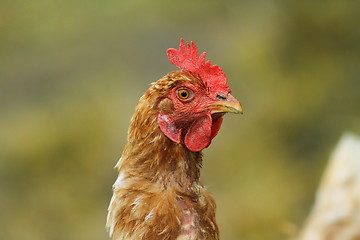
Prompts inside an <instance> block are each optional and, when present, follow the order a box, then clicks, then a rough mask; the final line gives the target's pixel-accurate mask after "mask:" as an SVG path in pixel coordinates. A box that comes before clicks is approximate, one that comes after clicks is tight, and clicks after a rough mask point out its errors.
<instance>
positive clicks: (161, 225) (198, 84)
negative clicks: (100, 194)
mask: <svg viewBox="0 0 360 240" xmlns="http://www.w3.org/2000/svg"><path fill="white" fill-rule="evenodd" d="M205 54H206V53H202V54H201V55H200V56H198V50H197V47H196V45H195V44H194V43H193V42H191V44H187V45H185V44H184V41H183V39H181V40H180V47H179V49H168V50H167V55H168V59H169V61H170V62H171V63H172V64H174V65H175V66H177V67H179V68H180V69H181V70H177V71H173V72H170V73H169V74H167V75H166V76H164V77H162V78H161V79H159V80H158V81H157V82H154V83H152V84H151V86H150V88H149V89H148V90H147V91H146V92H145V93H144V95H143V96H142V97H141V98H140V101H139V104H138V106H137V107H136V110H135V114H134V115H133V117H132V119H131V123H130V128H129V132H128V142H127V144H126V145H125V148H124V150H123V153H122V156H121V158H120V160H119V162H118V163H117V165H116V168H117V169H118V171H119V176H118V178H117V180H116V182H115V183H114V185H113V196H112V198H111V202H110V206H109V209H108V216H107V228H108V231H109V234H110V236H111V237H112V239H114V240H115V239H116V240H120V239H121V240H134V239H143V240H145V239H146V240H155V239H156V240H158V239H160V240H161V239H164V240H165V239H168V240H170V239H177V240H180V239H182V240H185V239H209V240H212V239H219V231H218V227H217V225H216V221H215V202H214V200H213V198H212V197H211V196H210V195H209V193H208V192H207V191H206V189H205V188H204V186H203V185H201V184H200V183H199V176H200V168H201V164H202V154H201V150H203V149H204V148H206V147H208V146H209V145H210V143H211V141H212V139H213V138H214V137H215V136H216V135H217V133H218V131H219V129H220V126H221V123H222V121H223V118H222V117H223V115H224V114H225V113H228V112H230V113H241V112H242V108H241V105H240V103H239V102H238V101H237V100H236V99H235V98H234V97H233V96H232V95H231V94H230V88H229V86H228V85H227V84H226V82H227V79H226V76H225V73H224V72H223V71H222V70H221V68H219V67H218V66H216V65H212V64H211V63H210V61H205Z"/></svg>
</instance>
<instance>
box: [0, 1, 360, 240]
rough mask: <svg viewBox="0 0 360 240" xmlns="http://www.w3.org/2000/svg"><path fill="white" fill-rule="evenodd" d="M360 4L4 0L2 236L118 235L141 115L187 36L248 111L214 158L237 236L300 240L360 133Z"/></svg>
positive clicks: (211, 172) (0, 45)
mask: <svg viewBox="0 0 360 240" xmlns="http://www.w3.org/2000/svg"><path fill="white" fill-rule="evenodd" d="M359 3H360V2H359V1H352V0H329V1H316V2H315V1H284V0H282V1H281V0H262V1H261V0H260V1H250V0H242V1H235V0H226V1H215V0H210V1H204V0H203V1H199V0H192V1H188V0H186V1H165V0H154V1H144V0H133V1H130V0H123V1H119V0H118V1H113V0H109V1H95V0H91V1H81V0H73V1H69V0H61V1H59V0H54V1H43V0H32V1H23V0H4V1H2V4H1V8H0V238H1V239H6V240H17V239H22V240H35V239H36V240H49V239H51V240H52V239H54V240H57V239H59V240H64V239H66V240H82V239H84V240H85V239H87V240H88V239H104V240H105V239H108V237H107V233H106V231H105V227H104V225H105V218H106V210H107V207H108V203H109V200H110V197H111V194H112V193H111V186H112V184H113V182H114V180H115V178H116V176H117V173H116V171H115V170H114V169H113V167H114V165H115V163H116V162H117V160H118V158H119V156H120V154H121V151H122V148H123V145H124V143H125V141H126V133H127V128H128V124H129V119H130V117H131V115H132V114H133V111H134V108H135V106H136V104H137V101H138V99H139V97H140V96H141V95H142V93H143V92H144V91H145V90H146V89H147V87H148V84H149V83H150V82H152V81H156V80H157V79H159V78H160V77H162V76H163V75H165V74H167V72H169V71H171V70H175V69H176V68H175V67H174V66H172V65H171V64H170V63H169V62H168V61H167V57H166V54H165V51H166V49H167V48H170V47H178V44H179V39H180V38H181V37H183V38H184V39H185V41H187V42H189V41H191V40H192V41H194V42H195V43H197V45H198V47H199V50H200V51H201V52H203V51H206V52H207V53H208V54H207V56H208V59H209V60H211V61H212V62H213V63H215V64H218V65H219V66H220V67H222V68H223V70H224V71H225V72H226V73H227V76H228V79H229V85H230V86H231V88H232V92H233V95H234V96H236V97H237V98H238V99H239V100H240V102H241V103H242V104H243V106H244V112H245V114H244V115H242V116H236V115H228V116H226V117H225V121H224V124H223V126H222V129H221V131H220V134H219V135H218V136H217V137H216V139H215V140H214V141H213V143H212V146H211V147H210V148H208V149H206V150H205V151H204V154H205V161H204V167H203V170H202V178H203V182H204V183H205V184H206V185H207V186H209V190H210V191H211V192H212V193H213V195H214V197H215V199H216V201H217V204H218V209H217V219H218V223H219V226H220V229H221V236H222V239H225V240H232V239H234V240H235V239H244V240H260V239H262V240H263V239H267V240H272V239H274V240H275V239H276V240H277V239H285V238H286V235H285V234H284V233H283V230H282V229H283V226H284V224H286V223H287V222H291V223H294V224H295V225H297V226H301V225H302V223H303V221H304V219H305V217H306V216H307V214H308V212H309V210H310V208H311V204H312V202H313V200H314V193H315V190H316V188H317V184H318V182H319V179H320V177H321V174H322V172H323V170H324V167H325V166H326V163H327V159H328V157H329V155H330V153H331V150H332V148H333V147H334V146H335V144H336V142H337V140H338V139H339V138H340V136H341V134H342V133H343V132H344V131H353V132H355V133H358V134H359V133H360V80H359V77H360V28H359V22H360V14H359V10H360V4H359Z"/></svg>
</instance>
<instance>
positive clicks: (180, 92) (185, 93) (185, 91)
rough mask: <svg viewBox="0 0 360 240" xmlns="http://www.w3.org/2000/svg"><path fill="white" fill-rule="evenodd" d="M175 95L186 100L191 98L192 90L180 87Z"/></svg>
mask: <svg viewBox="0 0 360 240" xmlns="http://www.w3.org/2000/svg"><path fill="white" fill-rule="evenodd" d="M177 95H178V97H179V98H180V99H181V100H188V99H189V98H191V96H192V92H191V91H190V90H188V89H180V90H178V92H177Z"/></svg>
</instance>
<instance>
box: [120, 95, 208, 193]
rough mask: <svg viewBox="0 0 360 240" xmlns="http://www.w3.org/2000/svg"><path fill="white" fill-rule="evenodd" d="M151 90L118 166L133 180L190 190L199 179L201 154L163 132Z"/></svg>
mask: <svg viewBox="0 0 360 240" xmlns="http://www.w3.org/2000/svg"><path fill="white" fill-rule="evenodd" d="M150 90H151V88H150ZM150 90H149V91H150ZM149 91H148V92H149ZM148 92H146V93H145V94H144V96H143V97H142V98H141V99H140V102H139V104H138V106H137V108H136V111H135V114H134V116H133V117H132V119H131V123H130V128H129V132H128V142H127V144H126V146H125V148H124V151H123V154H122V157H121V159H120V160H119V163H118V165H117V166H118V168H119V171H120V173H122V174H124V175H125V176H128V177H131V178H132V179H133V180H135V179H138V180H140V181H144V180H145V181H150V182H157V183H162V184H163V185H164V187H165V188H167V187H174V188H177V189H178V190H180V191H181V192H188V191H189V190H190V189H191V188H192V187H193V185H194V183H197V182H198V181H199V176H200V167H201V163H202V154H201V152H191V151H190V150H188V149H187V148H186V147H185V145H184V144H183V143H175V142H173V141H171V140H170V139H169V138H167V137H166V136H165V135H164V134H163V133H162V132H161V130H160V128H159V126H158V123H157V115H158V113H159V111H158V110H157V109H156V107H153V106H156V99H152V95H151V94H149V93H148ZM189 188H190V189H189Z"/></svg>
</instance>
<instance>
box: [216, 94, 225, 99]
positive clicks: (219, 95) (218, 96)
mask: <svg viewBox="0 0 360 240" xmlns="http://www.w3.org/2000/svg"><path fill="white" fill-rule="evenodd" d="M216 98H218V99H221V100H226V97H225V96H224V95H222V94H218V95H216Z"/></svg>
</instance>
